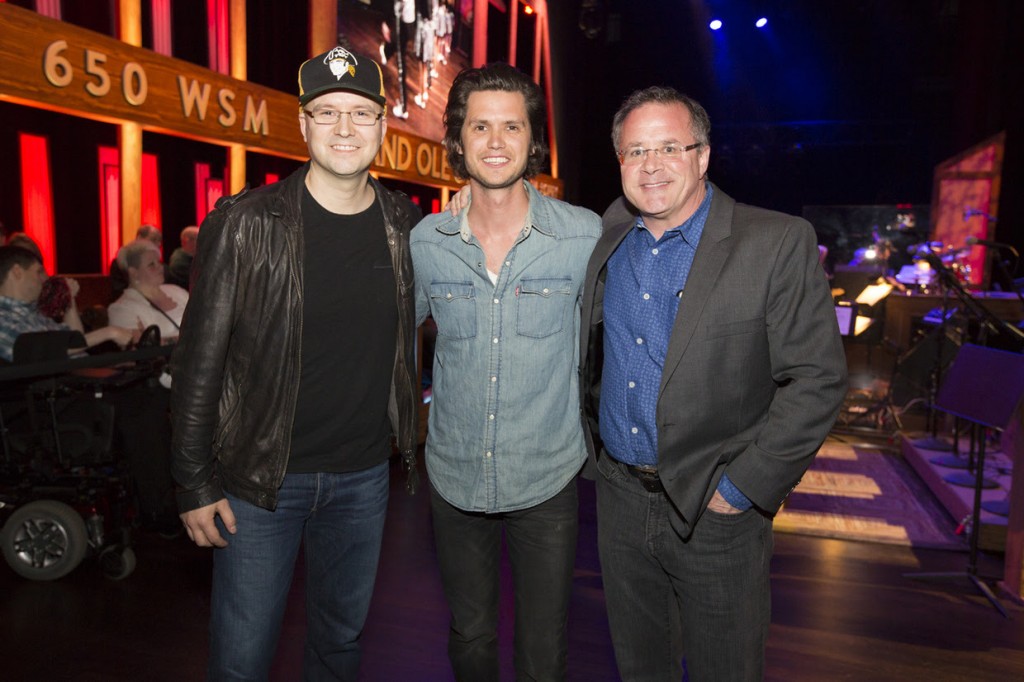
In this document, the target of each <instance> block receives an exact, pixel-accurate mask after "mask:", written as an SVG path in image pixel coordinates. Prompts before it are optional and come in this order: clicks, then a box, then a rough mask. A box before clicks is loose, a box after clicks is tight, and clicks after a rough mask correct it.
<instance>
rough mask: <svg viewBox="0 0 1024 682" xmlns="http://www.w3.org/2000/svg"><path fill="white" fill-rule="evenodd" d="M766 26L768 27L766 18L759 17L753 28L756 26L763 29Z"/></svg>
mask: <svg viewBox="0 0 1024 682" xmlns="http://www.w3.org/2000/svg"><path fill="white" fill-rule="evenodd" d="M767 25H768V17H761V18H760V19H758V20H757V21H755V22H754V26H757V27H758V28H764V27H765V26H767Z"/></svg>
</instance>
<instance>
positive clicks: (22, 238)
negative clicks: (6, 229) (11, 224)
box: [6, 232, 43, 262]
mask: <svg viewBox="0 0 1024 682" xmlns="http://www.w3.org/2000/svg"><path fill="white" fill-rule="evenodd" d="M6 244H7V246H20V247H21V248H23V249H28V250H29V251H31V252H32V253H34V254H35V255H36V256H37V257H38V258H39V261H40V262H42V260H43V252H42V251H40V250H39V244H36V242H35V240H34V239H32V237H29V236H28V235H27V234H25V233H24V232H12V233H11V234H9V235H7V241H6Z"/></svg>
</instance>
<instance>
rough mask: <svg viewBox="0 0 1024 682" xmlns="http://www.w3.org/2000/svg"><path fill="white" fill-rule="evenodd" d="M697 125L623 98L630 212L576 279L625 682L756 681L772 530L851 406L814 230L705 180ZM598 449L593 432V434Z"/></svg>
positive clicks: (666, 107) (619, 215) (603, 548)
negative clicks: (684, 680) (580, 280)
mask: <svg viewBox="0 0 1024 682" xmlns="http://www.w3.org/2000/svg"><path fill="white" fill-rule="evenodd" d="M710 127H711V126H710V120H709V118H708V115H707V112H705V111H704V109H703V107H701V106H700V104H698V103H697V102H695V101H694V100H692V99H690V98H689V97H686V96H685V95H682V94H681V93H679V92H677V91H675V90H673V89H671V88H661V87H656V88H647V89H644V90H640V91H637V92H635V93H633V94H632V95H631V96H630V97H629V98H627V100H626V101H625V102H624V103H623V105H622V107H621V108H620V109H619V111H618V113H617V114H616V115H615V119H614V123H613V130H612V140H613V143H614V146H615V150H616V152H617V154H618V158H619V161H620V164H621V165H620V170H621V174H622V187H623V192H624V194H625V197H624V199H619V200H618V201H617V202H615V203H614V204H613V205H612V206H611V207H610V208H609V210H608V212H607V213H606V214H605V218H604V227H605V232H604V235H603V237H602V238H601V240H600V241H599V242H598V244H597V247H596V249H595V250H594V253H593V256H592V257H591V259H590V264H589V266H588V270H587V277H586V283H585V288H584V296H583V304H582V316H583V318H582V320H583V328H582V334H581V338H580V352H581V357H582V358H584V360H583V370H584V374H583V376H584V378H585V381H584V389H583V390H584V393H585V395H584V400H585V405H586V406H587V411H588V417H590V419H591V421H592V422H593V421H595V420H596V421H597V423H598V425H599V435H600V439H601V440H602V441H603V447H600V448H599V449H595V447H594V446H593V444H591V445H592V447H591V457H592V458H593V461H594V463H596V466H597V470H598V472H599V473H598V474H597V505H598V543H599V549H600V556H601V566H602V571H603V575H604V587H605V596H606V600H607V605H608V614H609V621H610V624H611V633H612V641H613V643H614V646H615V655H616V659H617V663H618V667H619V672H620V674H621V675H622V678H623V679H624V680H628V681H633V680H679V679H680V678H681V677H682V667H681V660H682V659H683V658H684V657H685V660H686V668H687V672H688V674H689V679H690V680H695V681H700V680H757V679H761V677H762V675H763V667H764V646H765V639H766V636H767V632H768V624H769V621H770V592H769V562H770V559H771V553H772V515H773V514H774V513H775V512H776V511H777V510H778V509H779V507H780V506H781V504H782V502H783V500H784V499H785V498H786V496H787V495H788V494H789V493H790V491H791V490H792V489H793V488H794V486H795V485H796V484H797V482H798V481H799V480H800V477H801V476H802V475H803V473H804V471H805V470H806V469H807V467H808V466H809V465H810V463H811V460H812V459H813V458H814V454H815V452H816V451H817V450H818V447H819V446H820V445H821V442H822V441H823V440H824V439H825V436H826V435H827V434H828V431H829V429H830V428H831V427H832V424H833V422H834V420H835V417H836V415H837V413H838V410H839V407H840V404H841V402H842V399H843V396H844V394H845V391H846V361H845V357H844V354H843V348H842V344H841V339H840V336H839V330H838V325H837V324H836V320H835V314H834V310H833V306H832V300H831V296H830V292H829V287H828V284H827V282H826V279H825V274H824V272H823V271H822V269H821V266H820V265H819V263H818V250H817V246H816V239H815V236H814V232H813V230H812V228H811V226H810V225H809V224H808V223H807V222H805V221H803V220H801V219H799V218H795V217H792V216H788V215H783V214H781V213H775V212H772V211H767V210H764V209H759V208H754V207H751V206H745V205H743V204H738V203H736V202H735V201H734V200H733V199H731V198H730V197H729V196H727V195H726V194H725V193H724V192H723V191H722V190H720V189H719V188H718V187H716V186H715V185H714V184H712V183H711V182H709V181H708V180H707V168H708V160H709V158H710V138H709V132H710ZM595 435H597V434H595Z"/></svg>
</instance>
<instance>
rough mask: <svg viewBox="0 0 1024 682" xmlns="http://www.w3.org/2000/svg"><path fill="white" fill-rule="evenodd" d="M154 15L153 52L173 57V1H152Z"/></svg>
mask: <svg viewBox="0 0 1024 682" xmlns="http://www.w3.org/2000/svg"><path fill="white" fill-rule="evenodd" d="M150 5H151V8H152V13H153V51H154V52H156V53H159V54H162V55H167V56H168V57H170V56H171V0H150Z"/></svg>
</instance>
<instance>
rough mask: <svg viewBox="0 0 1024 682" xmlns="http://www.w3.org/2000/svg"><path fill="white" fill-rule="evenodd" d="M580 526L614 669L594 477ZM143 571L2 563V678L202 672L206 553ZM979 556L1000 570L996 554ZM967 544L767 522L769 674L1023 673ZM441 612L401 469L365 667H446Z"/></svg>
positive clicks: (573, 613) (588, 596)
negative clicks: (116, 577) (771, 544)
mask: <svg viewBox="0 0 1024 682" xmlns="http://www.w3.org/2000/svg"><path fill="white" fill-rule="evenodd" d="M580 498H581V536H580V546H579V552H578V558H577V562H576V577H575V587H574V591H573V596H572V605H571V610H570V618H571V621H570V625H569V657H570V660H569V678H570V679H571V680H580V681H584V680H586V681H587V682H601V681H604V680H616V679H618V676H617V675H616V673H615V669H614V659H613V655H612V652H611V644H610V639H609V636H608V626H607V621H606V618H605V615H604V599H603V593H602V590H601V580H600V571H599V566H598V560H597V550H596V546H595V536H596V529H595V518H594V496H593V486H592V484H590V483H588V482H582V483H581V495H580ZM136 553H137V555H138V568H137V569H136V571H135V573H134V574H133V575H132V576H130V577H129V578H128V579H126V580H124V581H121V582H111V581H109V580H106V579H104V578H103V577H101V576H100V575H99V572H98V570H97V569H96V567H95V565H94V564H93V563H89V562H88V560H87V562H86V563H83V565H82V566H80V567H79V568H78V569H77V570H76V571H75V572H74V573H72V574H71V575H69V576H67V577H66V578H64V579H62V580H59V581H56V582H53V583H33V582H29V581H25V580H22V579H20V578H18V577H17V576H16V575H15V574H14V573H13V572H12V571H11V570H10V569H9V568H8V567H7V566H0V594H2V599H0V621H2V623H3V630H2V635H0V678H2V679H4V680H8V681H15V680H26V681H28V680H32V681H36V680H76V681H79V680H80V681H83V682H85V681H92V680H96V681H100V680H102V681H105V682H117V681H125V682H127V681H133V682H134V681H136V680H152V681H163V680H166V681H168V682H170V681H174V682H178V681H181V680H200V679H202V678H203V670H204V662H205V658H206V653H207V642H206V622H207V618H208V616H209V583H210V563H211V562H210V552H209V551H208V550H200V549H198V548H196V547H194V546H192V545H191V544H190V543H188V542H187V540H185V539H184V538H179V539H177V540H174V541H167V540H162V539H160V538H158V537H156V536H152V535H145V534H140V535H139V537H138V538H137V543H136ZM983 559H984V561H983V565H982V568H983V570H984V571H985V572H987V573H989V574H996V573H999V572H1000V563H999V557H988V556H986V557H983ZM965 565H966V555H964V554H961V553H956V552H942V551H934V550H932V551H926V550H922V551H914V550H910V549H907V548H901V547H894V546H887V545H879V544H868V543H856V542H844V541H841V540H825V539H817V538H810V537H801V536H796V535H783V534H777V535H776V550H775V559H774V562H773V588H772V592H773V625H772V630H771V635H770V639H769V646H768V655H767V662H768V674H767V678H768V679H769V680H834V679H871V680H914V679H928V680H1010V679H1024V628H1022V627H1021V626H1020V620H1021V618H1022V617H1024V609H1022V608H1021V607H1019V606H1017V605H1015V604H1011V603H1009V602H1004V603H1005V604H1006V605H1007V607H1008V609H1009V610H1010V612H1011V615H1012V616H1013V620H1005V619H1004V618H1002V616H1000V615H999V614H998V613H997V612H996V611H995V610H994V609H993V608H992V607H991V606H989V604H988V602H987V601H986V600H985V599H984V597H981V596H980V595H978V594H976V593H975V592H974V590H973V588H971V587H970V586H969V585H968V583H967V581H966V580H964V581H954V582H951V583H943V584H931V583H922V582H916V581H913V580H910V579H908V578H905V577H904V576H903V574H904V573H907V572H912V571H920V570H927V571H942V570H948V571H959V570H962V569H963V568H964V566H965ZM303 582H304V581H303V579H302V567H301V565H300V566H299V567H297V570H296V580H295V584H294V585H293V588H292V597H291V599H290V602H289V610H288V612H287V614H286V616H285V622H284V626H283V629H282V635H281V640H280V645H279V648H278V652H277V657H276V660H275V665H274V669H273V676H272V678H273V679H275V680H286V681H290V680H298V679H300V678H301V674H300V670H301V660H302V642H303V631H304V623H303V620H304V608H303V599H302V594H303V592H304V586H303ZM509 591H510V578H509V576H508V574H507V571H506V572H505V574H504V575H503V601H502V609H503V614H502V615H503V618H504V623H503V627H502V630H501V633H500V641H501V647H502V656H503V661H502V669H503V679H508V680H511V679H513V671H512V664H511V644H512V636H511V629H510V627H509V626H510V622H511V617H512V604H511V600H510V599H509ZM447 618H448V615H447V609H446V606H445V603H444V597H443V595H442V594H441V588H440V583H439V579H438V574H437V566H436V561H435V557H434V552H433V539H432V534H431V531H430V518H429V501H428V496H427V495H426V494H422V493H421V494H417V495H416V496H414V497H409V496H408V495H406V494H405V492H404V490H403V488H402V477H401V473H400V471H399V470H398V468H397V467H395V468H393V471H392V496H391V502H390V509H389V516H388V523H387V529H386V535H385V542H384V549H383V556H382V561H381V569H380V574H379V576H378V580H377V587H376V592H375V595H374V601H373V606H372V609H371V613H370V617H369V620H368V622H367V626H366V632H365V636H364V666H363V678H364V679H365V680H368V681H380V682H398V681H402V682H404V681H406V680H412V681H421V680H422V681H425V682H432V681H435V680H450V679H451V673H450V670H449V668H448V661H447V656H446V652H445V647H446V638H447Z"/></svg>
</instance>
